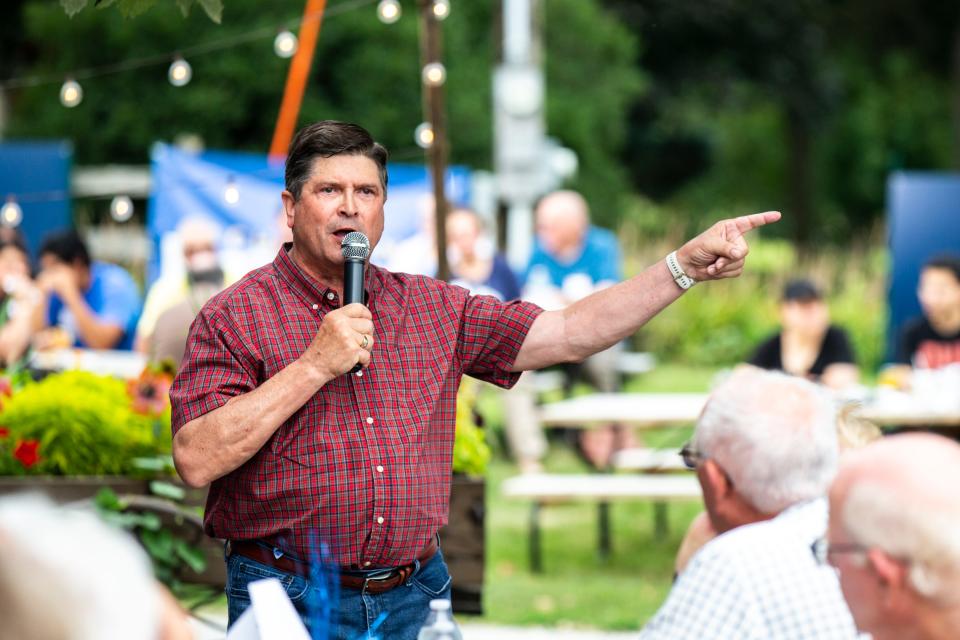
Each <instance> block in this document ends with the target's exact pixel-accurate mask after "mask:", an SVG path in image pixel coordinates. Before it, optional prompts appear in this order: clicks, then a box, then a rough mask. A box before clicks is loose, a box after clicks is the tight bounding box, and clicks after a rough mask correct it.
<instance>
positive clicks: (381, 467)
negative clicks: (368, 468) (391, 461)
mask: <svg viewBox="0 0 960 640" xmlns="http://www.w3.org/2000/svg"><path fill="white" fill-rule="evenodd" d="M377 473H383V465H382V464H378V465H377Z"/></svg>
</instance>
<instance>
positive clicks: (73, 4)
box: [60, 0, 90, 18]
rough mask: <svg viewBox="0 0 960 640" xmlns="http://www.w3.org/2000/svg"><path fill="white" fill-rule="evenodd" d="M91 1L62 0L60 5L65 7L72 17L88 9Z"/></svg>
mask: <svg viewBox="0 0 960 640" xmlns="http://www.w3.org/2000/svg"><path fill="white" fill-rule="evenodd" d="M89 2H90V0H60V6H61V7H63V10H64V11H65V12H66V13H67V16H68V17H70V18H72V17H73V16H75V15H77V14H78V13H80V12H81V11H83V10H84V9H86V8H87V4H88V3H89Z"/></svg>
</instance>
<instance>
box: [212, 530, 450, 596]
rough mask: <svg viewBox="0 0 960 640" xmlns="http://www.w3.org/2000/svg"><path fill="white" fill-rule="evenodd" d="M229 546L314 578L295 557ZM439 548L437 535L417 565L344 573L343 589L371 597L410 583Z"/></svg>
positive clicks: (247, 545) (253, 545) (241, 544)
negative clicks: (410, 579)
mask: <svg viewBox="0 0 960 640" xmlns="http://www.w3.org/2000/svg"><path fill="white" fill-rule="evenodd" d="M227 545H228V546H227V555H228V556H229V555H233V554H235V553H236V554H239V555H241V556H243V557H245V558H249V559H251V560H255V561H257V562H260V563H262V564H265V565H268V566H271V567H274V568H276V569H279V570H280V571H284V572H286V573H293V574H296V575H298V576H303V577H305V578H309V576H310V566H309V565H308V564H307V563H305V562H301V561H300V560H297V559H295V558H291V557H290V556H288V555H281V556H280V557H279V558H278V557H276V556H275V555H274V554H273V552H272V551H271V550H270V549H268V548H267V547H265V546H263V545H261V544H259V543H257V542H251V541H249V540H231V541H230V542H228V543H227ZM438 548H439V545H438V544H437V536H433V537H431V538H430V542H429V543H428V544H427V546H425V547H424V548H423V549H422V550H421V551H420V553H419V555H418V556H417V560H416V562H411V563H410V564H405V565H403V566H402V567H395V568H391V569H384V570H383V571H382V572H378V571H376V570H373V571H369V572H364V573H359V572H358V573H354V574H351V573H345V572H343V571H341V573H340V586H341V587H344V588H346V589H354V590H356V591H363V592H364V593H371V594H378V593H384V592H387V591H389V590H390V589H393V588H394V587H396V586H399V585H401V584H403V583H404V582H406V581H407V578H409V577H410V576H411V575H413V572H414V571H416V568H417V563H419V564H420V566H423V565H425V564H427V563H428V562H429V561H430V560H431V559H432V558H433V556H434V555H436V553H437V549H438Z"/></svg>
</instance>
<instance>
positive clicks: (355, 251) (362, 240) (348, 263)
mask: <svg viewBox="0 0 960 640" xmlns="http://www.w3.org/2000/svg"><path fill="white" fill-rule="evenodd" d="M340 252H341V253H342V254H343V304H344V306H346V305H348V304H353V303H354V302H359V303H360V304H363V303H364V302H365V301H364V299H363V272H364V271H365V268H366V265H367V258H368V257H370V241H369V240H368V239H367V236H365V235H363V234H362V233H360V232H359V231H351V232H350V233H348V234H347V235H345V236H344V237H343V240H341V241H340ZM360 369H361V366H360V364H359V363H358V364H357V366H355V367H354V368H353V369H351V370H350V373H356V372H357V371H359V370H360Z"/></svg>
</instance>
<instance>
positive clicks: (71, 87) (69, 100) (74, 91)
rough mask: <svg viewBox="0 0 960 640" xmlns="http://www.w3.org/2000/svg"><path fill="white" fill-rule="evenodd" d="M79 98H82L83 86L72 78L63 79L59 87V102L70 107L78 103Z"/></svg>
mask: <svg viewBox="0 0 960 640" xmlns="http://www.w3.org/2000/svg"><path fill="white" fill-rule="evenodd" d="M81 100H83V87H81V86H80V83H79V82H77V81H76V80H74V79H73V78H67V79H66V80H64V82H63V85H62V86H61V87H60V104H62V105H63V106H65V107H67V108H68V109H70V108H73V107H75V106H77V105H78V104H80V101H81Z"/></svg>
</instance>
